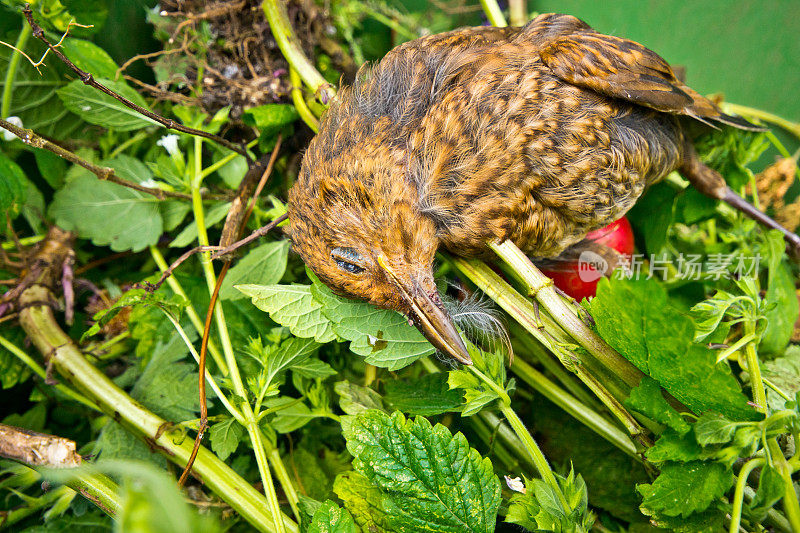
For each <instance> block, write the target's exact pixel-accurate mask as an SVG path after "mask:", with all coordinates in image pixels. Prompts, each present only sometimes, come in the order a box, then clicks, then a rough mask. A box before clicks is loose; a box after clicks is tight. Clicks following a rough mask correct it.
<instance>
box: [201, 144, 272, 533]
mask: <svg viewBox="0 0 800 533" xmlns="http://www.w3.org/2000/svg"><path fill="white" fill-rule="evenodd" d="M202 154H203V139H201V138H200V137H195V138H194V149H193V156H194V164H193V172H194V176H193V178H192V181H191V193H192V212H193V214H194V219H195V223H196V225H197V241H198V244H200V246H208V245H209V240H208V232H207V230H206V224H205V212H204V211H203V201H202V197H201V196H200V186H201V185H202V183H203V175H202V168H203V159H202ZM200 265H201V266H202V268H203V274H204V276H205V279H206V286H207V287H208V293H209V295H211V294H213V293H214V288H215V287H216V284H217V276H216V274H215V273H214V266H213V265H212V264H211V258H210V256H209V254H207V253H201V254H200ZM214 322H215V324H216V326H217V332H218V335H219V339H220V344H221V345H222V353H223V355H224V356H225V362H226V363H227V365H228V370H229V371H230V375H229V377H230V381H231V384H232V386H233V391H234V392H235V393H236V395H237V396H239V397H240V398H242V399H243V400H242V402H241V404H240V406H239V408H240V409H241V413H242V415H243V417H244V420H245V424H244V427H245V429H246V430H247V435H248V436H249V437H250V442H251V444H252V445H253V453H254V455H255V458H256V464H257V465H258V472H259V474H260V476H261V482H262V484H263V485H264V492H265V494H266V496H267V502H268V503H269V506H270V510H271V511H272V516H273V523H274V525H275V530H276V531H277V532H278V533H283V532H284V531H285V529H284V527H283V526H284V525H283V522H282V521H281V520H280V513H281V510H280V504H279V503H278V495H277V493H276V491H275V485H274V484H273V482H272V475H271V474H270V470H269V464H268V460H267V455H266V453H265V447H264V441H263V440H262V438H261V429H260V428H259V427H258V419H257V418H256V416H255V414H254V413H253V408H252V406H251V405H250V402H249V401H247V399H246V398H247V397H248V394H247V389H246V388H245V386H244V382H243V381H242V376H241V374H240V373H239V365H238V364H237V362H236V355H235V353H234V350H233V343H232V342H231V338H230V334H229V333H228V323H227V322H226V320H225V314H224V312H223V310H222V304H221V303H220V301H219V300H217V301H216V302H215V304H214Z"/></svg>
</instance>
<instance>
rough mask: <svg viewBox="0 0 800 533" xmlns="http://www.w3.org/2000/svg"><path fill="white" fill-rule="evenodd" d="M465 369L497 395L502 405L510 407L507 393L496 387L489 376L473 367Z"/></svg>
mask: <svg viewBox="0 0 800 533" xmlns="http://www.w3.org/2000/svg"><path fill="white" fill-rule="evenodd" d="M467 368H468V369H469V371H470V372H472V373H473V374H475V375H476V376H477V377H478V379H480V380H481V381H483V382H484V383H486V385H488V386H489V388H490V389H492V390H493V391H494V393H495V394H497V396H498V397H499V398H500V402H501V403H504V404H506V405H511V398H509V397H508V393H507V392H506V391H505V390H504V389H503V387H502V386H501V385H498V384H497V383H495V381H494V380H493V379H491V378H490V377H489V376H487V375H486V374H484V373H483V372H481V371H480V370H478V369H477V368H475V365H469V366H468V367H467Z"/></svg>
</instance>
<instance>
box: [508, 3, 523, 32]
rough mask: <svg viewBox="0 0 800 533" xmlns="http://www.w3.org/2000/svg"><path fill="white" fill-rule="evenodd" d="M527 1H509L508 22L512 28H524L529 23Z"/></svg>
mask: <svg viewBox="0 0 800 533" xmlns="http://www.w3.org/2000/svg"><path fill="white" fill-rule="evenodd" d="M527 3H528V2H527V0H508V20H509V22H510V23H511V25H512V26H524V25H525V23H526V22H528V9H527V7H528V6H527V5H526V4H527Z"/></svg>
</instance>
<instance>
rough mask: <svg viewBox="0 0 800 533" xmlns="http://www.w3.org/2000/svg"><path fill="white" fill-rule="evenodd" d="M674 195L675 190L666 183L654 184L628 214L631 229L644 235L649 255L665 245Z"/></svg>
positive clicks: (670, 221)
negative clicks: (633, 228) (631, 225)
mask: <svg viewBox="0 0 800 533" xmlns="http://www.w3.org/2000/svg"><path fill="white" fill-rule="evenodd" d="M675 195H676V192H675V189H673V188H672V187H670V186H669V185H667V184H666V183H656V184H655V185H653V186H652V187H650V189H649V190H648V191H647V194H645V195H643V196H642V197H641V198H640V199H639V201H638V202H636V204H635V205H634V206H633V207H632V208H631V210H630V211H629V212H628V218H630V220H631V223H632V224H633V227H635V228H637V229H639V230H640V231H641V232H642V233H643V234H644V243H645V247H646V248H647V252H648V253H650V254H657V253H658V252H660V251H661V249H662V248H663V247H664V245H665V244H666V243H667V230H668V229H669V226H670V224H672V208H673V205H674V203H675Z"/></svg>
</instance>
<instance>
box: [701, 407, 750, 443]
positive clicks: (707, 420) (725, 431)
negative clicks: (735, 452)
mask: <svg viewBox="0 0 800 533" xmlns="http://www.w3.org/2000/svg"><path fill="white" fill-rule="evenodd" d="M692 427H693V428H694V434H695V437H696V438H697V442H698V443H699V444H700V445H701V446H707V445H709V444H725V443H726V442H730V441H731V439H733V436H734V435H735V434H736V429H737V427H739V424H736V423H735V422H731V421H730V420H728V419H727V418H725V417H724V416H722V415H720V414H717V413H711V412H709V413H704V414H703V415H702V416H701V417H700V418H698V419H697V422H695V423H694V426H692Z"/></svg>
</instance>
